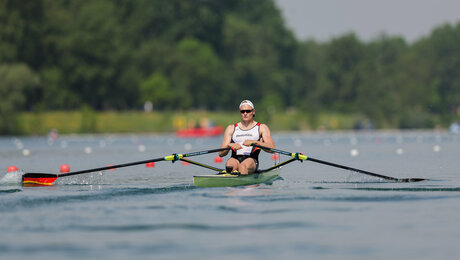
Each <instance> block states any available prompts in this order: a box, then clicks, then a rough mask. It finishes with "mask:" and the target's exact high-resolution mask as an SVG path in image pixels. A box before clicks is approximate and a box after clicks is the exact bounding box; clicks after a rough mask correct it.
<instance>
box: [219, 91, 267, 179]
mask: <svg viewBox="0 0 460 260" xmlns="http://www.w3.org/2000/svg"><path fill="white" fill-rule="evenodd" d="M239 108H240V113H241V122H239V123H236V124H234V125H229V126H227V128H226V129H225V132H224V140H223V141H222V145H221V147H222V148H227V147H228V148H231V150H232V156H231V157H230V158H229V159H228V161H227V163H226V164H225V166H226V171H227V172H231V173H233V174H250V173H254V172H255V171H256V170H257V168H258V166H259V153H260V149H259V148H256V147H253V146H251V145H252V144H258V145H263V146H265V147H269V148H273V149H274V148H275V144H274V143H273V139H272V136H271V134H270V129H269V128H268V126H267V125H265V124H261V123H259V122H256V121H254V117H255V116H256V110H255V107H254V104H253V103H252V102H251V101H249V100H243V101H242V102H241V103H240V106H239ZM228 152H229V150H225V151H221V152H219V156H220V157H224V156H226V155H227V154H228Z"/></svg>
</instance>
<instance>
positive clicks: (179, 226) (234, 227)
mask: <svg viewBox="0 0 460 260" xmlns="http://www.w3.org/2000/svg"><path fill="white" fill-rule="evenodd" d="M314 227H316V225H314V224H311V223H307V222H277V223H259V224H243V222H241V223H239V224H231V225H209V224H200V223H165V224H144V225H143V224H138V225H106V226H102V225H99V226H88V225H75V226H72V227H71V228H72V229H76V230H85V231H91V232H98V231H118V232H131V231H151V230H197V231H238V230H271V229H286V228H296V229H297V228H314Z"/></svg>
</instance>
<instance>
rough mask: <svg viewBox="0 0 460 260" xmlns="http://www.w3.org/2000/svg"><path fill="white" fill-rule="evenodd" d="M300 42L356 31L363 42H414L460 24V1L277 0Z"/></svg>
mask: <svg viewBox="0 0 460 260" xmlns="http://www.w3.org/2000/svg"><path fill="white" fill-rule="evenodd" d="M275 2H276V4H277V5H278V7H279V8H280V9H281V12H282V15H283V17H284V20H285V23H286V25H287V27H288V28H290V29H292V31H293V32H294V34H295V35H296V36H297V38H298V39H299V40H306V39H315V40H316V41H320V42H324V41H329V40H330V39H332V38H334V37H338V36H341V35H343V34H346V33H349V32H354V33H355V34H356V35H357V36H358V37H359V38H360V39H361V40H364V41H371V40H373V39H375V38H377V37H378V36H380V35H382V34H385V35H388V36H401V37H403V38H404V39H405V40H406V41H407V42H414V41H416V40H418V39H420V38H421V37H425V36H429V35H430V33H431V31H432V30H433V28H435V27H437V26H440V25H442V24H445V23H449V24H451V25H456V24H457V23H459V22H460V0H275Z"/></svg>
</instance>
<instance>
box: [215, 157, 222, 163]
mask: <svg viewBox="0 0 460 260" xmlns="http://www.w3.org/2000/svg"><path fill="white" fill-rule="evenodd" d="M223 161H224V160H223V159H222V157H220V156H216V157H215V158H214V162H215V163H221V162H223Z"/></svg>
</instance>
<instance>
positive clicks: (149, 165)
mask: <svg viewBox="0 0 460 260" xmlns="http://www.w3.org/2000/svg"><path fill="white" fill-rule="evenodd" d="M145 167H147V168H153V167H155V162H148V163H146V164H145Z"/></svg>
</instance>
